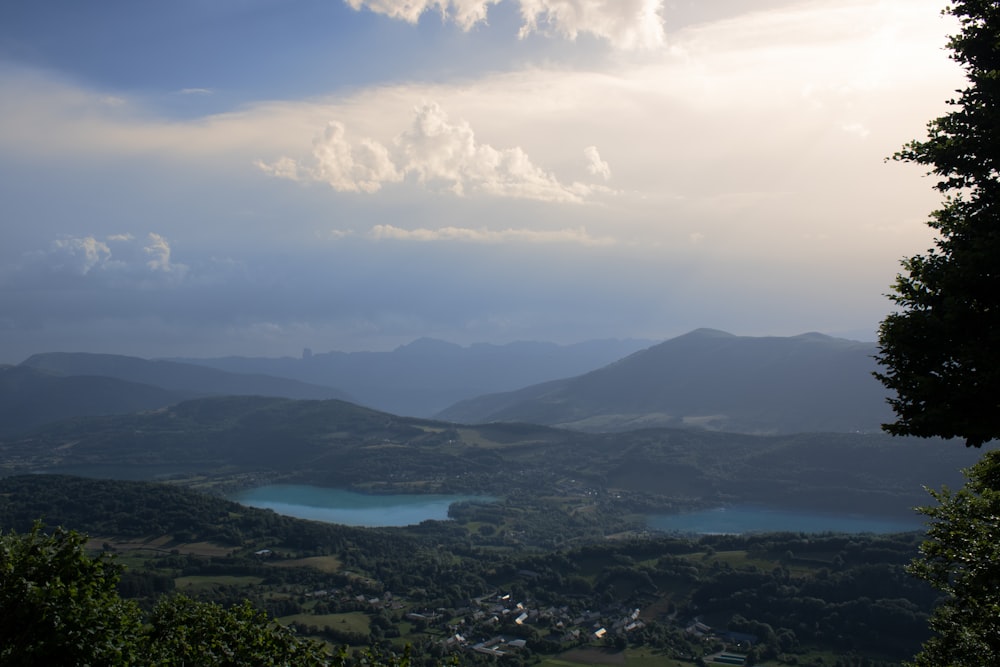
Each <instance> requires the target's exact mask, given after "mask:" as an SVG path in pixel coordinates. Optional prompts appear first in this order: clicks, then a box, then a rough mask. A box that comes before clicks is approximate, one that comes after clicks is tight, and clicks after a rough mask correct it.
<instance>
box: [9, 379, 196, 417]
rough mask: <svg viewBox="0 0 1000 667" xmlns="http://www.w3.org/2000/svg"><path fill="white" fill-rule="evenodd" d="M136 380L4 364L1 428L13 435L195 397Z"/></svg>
mask: <svg viewBox="0 0 1000 667" xmlns="http://www.w3.org/2000/svg"><path fill="white" fill-rule="evenodd" d="M192 395H193V394H192V393H191V392H181V391H170V390H167V389H163V388H161V387H152V386H149V385H145V384H139V383H136V382H127V381H125V380H119V379H117V378H111V377H97V376H92V375H73V376H63V375H56V374H54V373H51V372H48V371H45V370H41V369H37V368H31V367H29V366H5V367H0V432H2V433H14V432H18V431H22V430H25V429H29V428H32V427H35V426H40V425H42V424H45V423H47V422H51V421H57V420H59V419H64V418H67V417H87V416H97V415H114V414H126V413H131V412H137V411H141V410H152V409H156V408H161V407H165V406H167V405H171V404H173V403H177V402H178V401H181V400H184V399H186V398H190V397H191V396H192Z"/></svg>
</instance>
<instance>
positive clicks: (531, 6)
mask: <svg viewBox="0 0 1000 667" xmlns="http://www.w3.org/2000/svg"><path fill="white" fill-rule="evenodd" d="M500 1H501V0H346V2H347V4H348V6H350V7H351V8H353V9H355V10H360V9H362V8H366V9H369V10H371V11H373V12H376V13H378V14H385V15H386V16H390V17H392V18H395V19H401V20H403V21H409V22H410V23H416V22H417V21H418V20H419V19H420V16H421V15H422V14H423V13H424V12H427V11H436V12H440V14H441V16H442V17H443V18H444V19H445V20H450V21H453V22H455V23H456V24H457V25H458V26H460V27H461V28H462V29H463V30H470V29H471V28H472V27H473V26H474V25H476V24H477V23H483V22H485V21H486V18H487V14H488V12H489V8H490V5H495V4H498V3H499V2H500ZM511 1H512V2H516V3H517V5H518V7H519V11H520V14H521V18H522V20H523V23H522V25H521V31H520V35H521V37H525V36H527V35H529V34H531V33H533V32H541V33H554V34H557V35H559V36H561V37H565V38H567V39H576V38H577V37H578V36H579V35H581V34H588V35H593V36H595V37H599V38H601V39H604V40H607V41H608V42H609V43H610V44H611V45H612V46H615V47H616V48H622V49H645V48H652V47H656V46H659V45H661V44H663V41H664V35H663V17H662V15H661V12H662V10H663V0H511Z"/></svg>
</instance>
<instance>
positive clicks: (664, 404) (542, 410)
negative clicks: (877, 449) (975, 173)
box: [436, 329, 892, 433]
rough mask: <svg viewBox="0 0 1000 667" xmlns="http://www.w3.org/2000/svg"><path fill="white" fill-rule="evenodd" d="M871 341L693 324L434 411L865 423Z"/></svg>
mask: <svg viewBox="0 0 1000 667" xmlns="http://www.w3.org/2000/svg"><path fill="white" fill-rule="evenodd" d="M876 352H877V346H876V344H875V343H862V342H857V341H850V340H845V339H841V338H832V337H830V336H825V335H823V334H818V333H808V334H803V335H801V336H793V337H748V336H734V335H732V334H728V333H725V332H722V331H715V330H712V329H698V330H696V331H692V332H691V333H688V334H685V335H683V336H679V337H677V338H674V339H671V340H668V341H666V342H664V343H660V344H659V345H655V346H653V347H650V348H648V349H646V350H642V351H640V352H636V353H635V354H632V355H631V356H629V357H627V358H624V359H621V360H620V361H617V362H615V363H613V364H611V365H609V366H606V367H604V368H600V369H598V370H595V371H592V372H590V373H587V374H585V375H580V376H577V377H573V378H569V379H564V380H557V381H553V382H547V383H544V384H539V385H534V386H530V387H527V388H524V389H521V390H518V391H513V392H508V393H503V394H494V395H487V396H481V397H479V398H475V399H471V400H466V401H462V402H460V403H457V404H456V405H453V406H452V407H450V408H448V409H446V410H444V411H442V412H440V413H438V414H437V415H436V417H437V418H441V419H447V420H449V421H456V422H464V423H482V422H489V421H523V422H531V423H537V424H547V425H557V426H564V427H569V428H574V429H579V430H594V431H612V430H624V429H632V428H640V427H645V426H664V425H669V426H681V425H688V426H703V427H706V428H710V429H713V430H724V431H733V432H745V433H793V432H807V431H816V432H821V431H828V432H853V431H861V432H870V431H876V430H878V429H879V427H880V424H881V423H883V422H885V421H890V420H891V416H892V415H891V411H890V409H889V407H888V405H887V404H886V402H885V397H886V391H885V389H884V388H883V387H882V385H881V384H880V383H879V382H878V381H877V380H875V379H874V378H873V377H872V375H871V372H872V371H873V370H875V368H876V363H875V361H874V359H873V355H874V354H875V353H876Z"/></svg>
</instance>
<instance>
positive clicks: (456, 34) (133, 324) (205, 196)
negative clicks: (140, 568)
mask: <svg viewBox="0 0 1000 667" xmlns="http://www.w3.org/2000/svg"><path fill="white" fill-rule="evenodd" d="M941 7H942V3H940V2H931V1H929V0H927V1H925V0H801V1H800V0H719V1H718V2H712V3H705V2H693V1H686V2H685V1H682V0H676V1H670V0H443V1H432V0H407V1H406V2H404V1H403V0H211V1H209V0H176V1H173V2H160V1H151V2H142V3H136V2H130V1H125V0H109V1H107V2H101V3H90V4H80V3H78V2H67V1H54V0H38V1H36V2H31V3H27V2H21V3H5V4H3V5H2V6H0V220H2V223H0V362H5V363H16V362H19V361H21V360H22V359H23V358H25V357H26V356H28V355H29V354H31V353H34V352H42V351H51V350H68V351H100V352H117V353H124V354H135V355H140V356H147V357H149V356H169V355H185V356H216V355H223V354H248V355H268V356H276V355H284V354H293V355H296V354H298V353H299V352H300V351H301V349H302V348H303V347H310V348H312V349H313V350H315V351H327V350H334V349H338V350H360V349H389V348H392V347H394V346H396V345H399V344H403V343H406V342H409V341H411V340H413V339H415V338H418V337H421V336H433V337H438V338H443V339H446V340H450V341H454V342H458V343H472V342H494V343H503V342H507V341H512V340H528V339H534V340H553V341H556V342H575V341H580V340H586V339H591V338H605V337H619V338H624V337H640V338H648V339H655V340H661V339H665V338H669V337H672V336H675V335H679V334H681V333H684V332H686V331H689V330H691V329H693V328H696V327H702V326H706V327H714V328H719V329H724V330H727V331H731V332H733V333H737V334H745V335H794V334H798V333H803V332H806V331H823V332H827V333H831V334H835V335H846V336H849V337H854V338H864V339H869V340H870V339H873V338H874V331H875V328H876V327H877V324H878V321H879V320H880V319H881V318H882V317H883V316H884V315H885V313H886V312H887V311H888V308H889V304H888V301H887V300H886V299H885V297H884V294H885V292H886V291H887V290H888V286H889V284H890V283H891V282H892V279H893V276H894V275H895V273H896V272H897V271H898V269H899V264H898V261H899V259H900V258H901V257H903V256H905V255H909V254H913V253H916V252H921V251H923V250H925V249H926V248H927V247H929V246H930V244H931V243H932V239H931V236H930V233H929V231H928V229H927V228H926V226H925V224H924V221H925V220H926V217H927V214H928V212H929V211H931V210H932V209H933V208H934V207H935V206H936V205H937V196H936V194H935V193H934V192H933V191H932V189H931V183H930V182H929V180H928V179H927V178H925V177H923V175H922V174H921V172H920V170H919V169H918V168H915V167H913V166H910V165H902V164H896V163H886V162H885V160H884V158H885V157H886V156H887V155H890V154H891V153H892V152H893V151H895V150H896V149H897V148H899V147H900V146H901V145H902V144H903V143H904V142H906V141H908V140H910V139H912V138H916V137H920V136H922V134H923V131H924V127H925V124H926V122H927V121H928V120H930V119H931V118H933V117H934V116H937V115H940V114H941V113H942V112H944V111H945V109H946V107H945V105H944V100H945V99H947V98H948V97H949V96H950V94H951V92H952V91H953V90H955V89H956V88H958V87H961V86H962V77H961V71H960V69H959V68H958V67H957V66H956V65H955V64H954V63H952V62H951V61H950V60H949V59H948V57H947V52H946V51H945V50H944V45H945V42H946V36H947V35H948V34H949V33H951V32H953V25H952V24H951V23H950V19H948V18H946V17H942V16H941V15H940V9H941Z"/></svg>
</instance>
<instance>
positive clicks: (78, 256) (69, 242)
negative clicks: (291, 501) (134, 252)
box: [30, 236, 111, 276]
mask: <svg viewBox="0 0 1000 667" xmlns="http://www.w3.org/2000/svg"><path fill="white" fill-rule="evenodd" d="M30 257H31V258H32V259H35V260H37V261H39V262H43V263H44V264H45V266H47V267H48V269H49V270H51V271H52V272H54V273H68V274H72V275H77V276H85V275H87V274H88V273H90V272H91V271H93V270H94V269H95V268H98V269H99V268H100V267H102V266H104V265H106V264H107V262H108V260H109V259H110V257H111V249H110V248H108V245H107V244H106V243H104V242H102V241H98V240H97V239H95V238H93V237H90V236H87V237H83V238H65V239H56V240H55V241H53V242H52V243H51V245H50V246H49V249H48V251H43V252H35V253H31V254H30Z"/></svg>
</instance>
